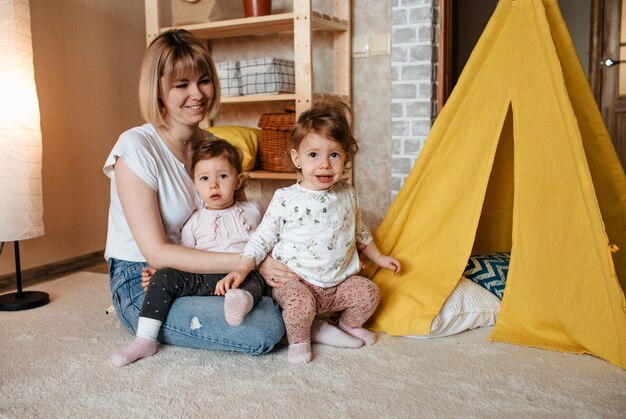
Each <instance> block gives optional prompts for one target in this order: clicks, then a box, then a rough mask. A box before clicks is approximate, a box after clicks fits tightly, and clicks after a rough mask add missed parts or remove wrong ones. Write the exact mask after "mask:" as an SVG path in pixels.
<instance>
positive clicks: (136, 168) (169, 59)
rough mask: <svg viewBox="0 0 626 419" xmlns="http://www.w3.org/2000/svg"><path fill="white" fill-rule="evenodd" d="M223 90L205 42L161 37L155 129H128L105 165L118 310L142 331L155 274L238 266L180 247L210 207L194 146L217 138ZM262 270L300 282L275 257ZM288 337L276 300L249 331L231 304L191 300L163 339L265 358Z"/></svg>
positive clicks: (173, 314) (152, 91)
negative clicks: (148, 278)
mask: <svg viewBox="0 0 626 419" xmlns="http://www.w3.org/2000/svg"><path fill="white" fill-rule="evenodd" d="M219 92H220V87H219V80H218V78H217V72H216V70H215V65H214V63H213V61H212V59H211V57H210V55H209V52H208V51H207V50H206V48H204V46H203V45H202V44H201V43H200V41H198V40H197V39H196V38H195V37H194V36H193V35H192V34H191V33H189V32H187V31H183V30H177V31H170V32H167V33H164V34H162V35H160V36H159V37H158V38H156V39H155V40H154V41H153V42H152V44H151V45H150V47H149V48H148V50H147V51H146V54H145V57H144V61H143V64H142V67H141V76H140V82H139V103H140V108H141V113H142V115H143V117H144V119H145V120H146V121H147V123H146V124H144V125H142V126H139V127H135V128H133V129H131V130H129V131H126V132H124V133H123V134H122V135H121V136H120V138H119V140H118V142H117V143H116V144H115V146H114V147H113V150H112V152H111V154H110V155H109V157H108V158H107V160H106V163H105V165H104V172H105V174H106V175H107V176H109V178H110V179H111V206H110V209H109V229H108V235H107V244H106V251H105V258H106V259H107V261H108V263H109V272H110V278H111V291H112V294H113V305H114V306H115V309H116V312H117V314H118V316H119V319H120V321H121V322H122V324H123V325H124V326H125V327H126V328H128V329H129V330H130V331H131V332H133V333H135V332H136V327H137V320H138V315H139V311H140V309H141V305H142V303H143V299H144V290H143V288H142V286H141V273H142V270H143V269H144V268H145V267H147V266H152V267H155V268H163V267H171V268H176V269H181V270H185V271H188V272H194V273H222V272H229V271H230V270H231V269H233V268H234V267H235V265H236V263H237V259H238V255H237V254H233V253H212V252H204V251H201V250H195V249H191V248H187V247H183V246H180V245H179V243H180V229H181V226H182V225H183V224H184V222H185V221H186V220H187V219H188V218H189V216H190V215H191V213H192V212H193V211H194V210H195V209H198V208H200V207H201V205H202V201H201V199H200V198H199V196H198V194H197V193H196V192H195V189H194V185H193V181H192V177H191V174H190V173H189V168H190V167H191V154H192V145H193V143H194V142H196V141H203V140H207V139H212V137H211V135H210V134H208V133H206V132H205V131H204V130H201V129H200V128H199V124H200V122H201V121H202V120H203V119H204V118H205V117H206V116H208V117H209V118H211V119H212V118H214V117H215V116H216V114H217V111H218V107H219V101H220V96H219ZM261 272H262V273H263V274H264V276H265V277H266V278H273V280H274V281H275V282H276V283H280V282H282V281H286V280H289V279H293V277H295V275H294V274H293V273H291V272H290V271H289V270H286V268H284V267H283V266H282V265H281V264H279V263H278V262H275V261H273V260H268V261H267V262H266V263H265V266H264V267H263V269H261ZM283 334H284V325H283V322H282V319H281V315H280V309H279V308H278V306H277V305H276V304H275V303H274V302H273V301H272V300H271V299H270V298H269V297H263V298H262V300H261V301H260V302H259V303H258V305H257V307H256V308H255V309H254V310H253V312H252V313H250V314H249V316H248V317H247V318H246V322H245V323H244V324H242V325H241V326H239V327H230V326H228V324H227V323H226V322H225V320H224V308H223V298H217V297H184V298H180V299H177V300H176V302H175V303H174V304H173V305H172V308H171V311H170V313H169V315H168V317H167V320H166V321H165V323H164V324H163V328H162V332H161V333H160V335H159V341H161V342H163V343H168V344H173V345H180V346H187V347H194V348H205V349H217V350H234V351H240V352H244V353H248V354H251V355H261V354H264V353H267V352H269V351H270V350H271V349H272V348H273V347H274V345H275V344H276V343H277V342H278V341H279V340H280V339H281V338H282V336H283Z"/></svg>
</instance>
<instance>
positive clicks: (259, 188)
mask: <svg viewBox="0 0 626 419" xmlns="http://www.w3.org/2000/svg"><path fill="white" fill-rule="evenodd" d="M245 191H246V198H248V199H261V198H262V197H263V184H262V183H261V181H260V180H252V179H251V180H249V181H248V183H247V184H246V188H245Z"/></svg>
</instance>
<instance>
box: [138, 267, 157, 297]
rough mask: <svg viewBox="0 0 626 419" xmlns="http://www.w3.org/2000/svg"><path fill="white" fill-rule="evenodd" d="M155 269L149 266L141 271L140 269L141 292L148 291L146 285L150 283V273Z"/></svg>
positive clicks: (152, 273)
mask: <svg viewBox="0 0 626 419" xmlns="http://www.w3.org/2000/svg"><path fill="white" fill-rule="evenodd" d="M156 271H157V270H156V269H154V268H152V267H150V266H148V267H146V268H143V271H141V287H142V288H143V292H148V285H150V280H151V279H152V275H154V273H155V272H156Z"/></svg>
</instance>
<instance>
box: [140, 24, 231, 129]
mask: <svg viewBox="0 0 626 419" xmlns="http://www.w3.org/2000/svg"><path fill="white" fill-rule="evenodd" d="M196 71H197V72H200V73H201V74H203V75H204V74H206V75H207V76H208V77H209V78H210V79H211V81H212V82H213V90H214V91H215V92H214V95H213V102H212V103H211V106H210V107H209V109H208V110H207V115H208V117H209V119H214V118H215V117H216V116H217V112H218V110H219V104H220V82H219V79H218V77H217V70H216V69H215V64H214V63H213V59H212V58H211V54H210V53H209V51H208V50H207V49H206V47H205V46H204V45H203V44H202V43H201V42H200V40H198V38H196V37H195V36H193V35H192V34H191V32H189V31H186V30H184V29H173V30H170V31H167V32H164V33H162V34H161V35H159V36H158V37H156V38H155V39H154V41H152V43H150V46H149V47H148V49H147V50H146V54H145V55H144V58H143V63H142V65H141V75H140V77H139V108H140V109H141V115H142V116H143V117H144V119H145V120H146V121H147V122H150V123H152V124H153V125H155V126H157V127H162V126H166V125H167V124H166V122H165V119H164V116H165V106H164V104H163V101H162V100H161V88H162V86H161V78H162V77H164V78H165V80H174V79H176V78H178V77H180V76H181V75H182V74H184V73H185V72H196Z"/></svg>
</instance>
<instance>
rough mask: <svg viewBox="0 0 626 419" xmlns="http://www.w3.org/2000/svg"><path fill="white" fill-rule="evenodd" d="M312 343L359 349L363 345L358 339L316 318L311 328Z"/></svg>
mask: <svg viewBox="0 0 626 419" xmlns="http://www.w3.org/2000/svg"><path fill="white" fill-rule="evenodd" d="M311 342H313V343H323V344H325V345H330V346H337V347H339V348H358V347H360V346H362V345H363V341H362V340H361V339H357V338H355V337H353V336H351V335H349V334H348V333H346V332H344V331H343V330H341V329H339V328H338V327H336V326H333V325H332V324H330V323H328V322H325V321H324V320H322V319H319V318H317V317H316V318H315V319H314V320H313V326H311Z"/></svg>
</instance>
